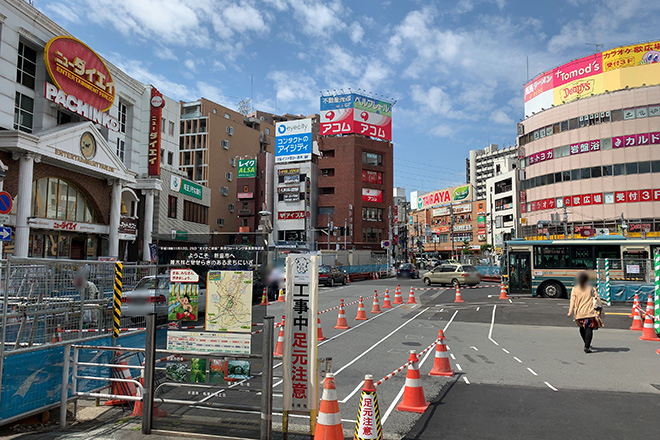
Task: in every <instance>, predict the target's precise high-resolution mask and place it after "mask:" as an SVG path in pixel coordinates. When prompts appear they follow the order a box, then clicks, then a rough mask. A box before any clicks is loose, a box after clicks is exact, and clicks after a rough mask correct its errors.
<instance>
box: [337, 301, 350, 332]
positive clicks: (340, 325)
mask: <svg viewBox="0 0 660 440" xmlns="http://www.w3.org/2000/svg"><path fill="white" fill-rule="evenodd" d="M335 328H336V329H339V330H346V329H348V328H350V327H349V325H348V323H347V322H346V312H344V300H343V299H340V300H339V313H338V314H337V325H336V326H335Z"/></svg>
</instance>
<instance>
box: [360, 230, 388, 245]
mask: <svg viewBox="0 0 660 440" xmlns="http://www.w3.org/2000/svg"><path fill="white" fill-rule="evenodd" d="M382 236H383V230H382V229H378V228H362V241H364V242H367V243H379V242H380V241H381V238H382Z"/></svg>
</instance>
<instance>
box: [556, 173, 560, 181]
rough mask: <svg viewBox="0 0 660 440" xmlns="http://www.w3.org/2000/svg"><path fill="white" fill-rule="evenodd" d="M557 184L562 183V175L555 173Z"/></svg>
mask: <svg viewBox="0 0 660 440" xmlns="http://www.w3.org/2000/svg"><path fill="white" fill-rule="evenodd" d="M555 182H561V173H555Z"/></svg>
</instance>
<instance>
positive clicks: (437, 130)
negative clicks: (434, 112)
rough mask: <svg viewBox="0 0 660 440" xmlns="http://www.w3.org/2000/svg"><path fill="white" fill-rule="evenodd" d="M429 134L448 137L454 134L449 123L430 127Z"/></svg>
mask: <svg viewBox="0 0 660 440" xmlns="http://www.w3.org/2000/svg"><path fill="white" fill-rule="evenodd" d="M431 134H433V135H434V136H438V137H450V136H451V135H452V134H454V129H453V128H452V127H451V126H450V125H446V124H440V125H436V126H435V127H433V128H432V129H431Z"/></svg>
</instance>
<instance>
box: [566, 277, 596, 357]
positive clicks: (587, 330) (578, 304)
mask: <svg viewBox="0 0 660 440" xmlns="http://www.w3.org/2000/svg"><path fill="white" fill-rule="evenodd" d="M602 310H603V305H602V302H601V300H600V296H598V292H597V291H596V289H595V288H594V287H592V286H591V285H590V284H589V275H588V274H587V272H580V273H579V274H578V278H577V285H576V286H574V287H573V290H571V303H570V306H569V308H568V316H569V317H570V316H571V315H574V319H575V322H576V323H577V325H578V326H579V327H580V336H581V337H582V340H583V341H584V352H585V353H591V341H592V340H593V337H594V330H596V329H598V328H600V327H602V326H603V321H602V319H601V313H602Z"/></svg>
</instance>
